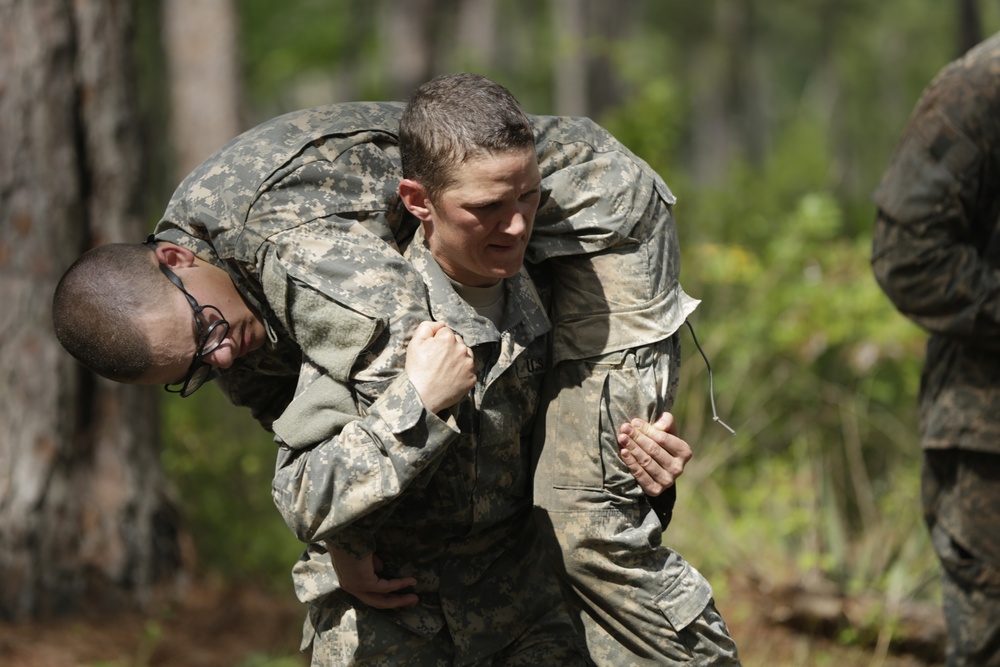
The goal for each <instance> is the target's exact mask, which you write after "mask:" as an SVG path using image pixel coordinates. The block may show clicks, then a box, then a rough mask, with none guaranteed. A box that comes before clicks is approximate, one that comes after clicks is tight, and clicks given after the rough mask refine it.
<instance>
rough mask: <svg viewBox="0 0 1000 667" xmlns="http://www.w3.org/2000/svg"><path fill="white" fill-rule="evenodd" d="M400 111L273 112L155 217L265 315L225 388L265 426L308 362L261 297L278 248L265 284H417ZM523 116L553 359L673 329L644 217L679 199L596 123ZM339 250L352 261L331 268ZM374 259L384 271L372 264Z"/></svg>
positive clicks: (668, 277) (658, 239)
mask: <svg viewBox="0 0 1000 667" xmlns="http://www.w3.org/2000/svg"><path fill="white" fill-rule="evenodd" d="M402 110H403V105H402V104H399V103H355V104H343V105H333V106H328V107H320V108H317V109H310V110H305V111H298V112H293V113H290V114H286V115H284V116H279V117H278V118H275V119H273V120H271V121H268V122H266V123H264V124H262V125H260V126H258V127H256V128H254V129H252V130H249V131H248V132H246V133H244V134H243V135H241V136H239V137H237V138H235V139H234V140H233V141H231V142H230V143H229V144H227V145H226V146H224V147H223V148H221V149H220V150H219V151H217V152H216V153H215V154H214V155H213V156H211V157H210V158H208V159H207V160H206V161H205V162H204V163H203V164H202V165H201V166H200V167H198V168H197V169H196V170H195V171H194V172H192V173H191V174H190V175H189V176H188V177H187V178H186V179H185V180H184V181H183V182H182V183H181V184H180V186H179V187H178V188H177V191H176V192H175V193H174V196H173V197H172V199H171V201H170V203H169V205H168V207H167V210H166V212H165V213H164V215H163V218H162V220H161V221H160V223H159V224H158V225H157V228H156V232H155V234H156V238H157V239H158V240H161V241H169V242H172V243H176V244H178V245H183V246H185V247H188V248H191V249H192V250H193V251H194V252H195V253H196V254H197V255H198V256H199V257H201V258H202V259H204V260H206V261H210V262H213V263H215V264H217V265H219V266H221V267H222V268H224V269H225V270H226V271H227V272H228V273H229V275H230V276H231V277H232V279H233V281H234V282H235V283H236V285H237V287H238V288H239V289H240V292H241V293H242V294H243V295H244V296H245V297H246V298H247V300H248V302H250V303H251V305H253V306H254V307H256V308H257V309H258V311H259V312H260V313H261V314H262V315H263V316H264V319H265V324H266V326H267V327H268V331H269V334H270V339H271V343H272V344H271V345H270V346H268V347H267V348H266V349H265V350H262V351H260V352H258V353H257V354H255V355H251V356H250V357H247V358H245V359H240V360H239V361H238V362H237V364H236V365H235V366H234V367H233V368H231V369H228V370H227V371H226V372H225V373H223V374H222V377H221V378H220V379H219V380H218V384H220V385H221V386H222V388H223V390H224V391H225V392H226V393H227V394H228V396H229V398H230V400H232V401H233V402H234V403H236V404H237V405H246V406H248V407H250V408H251V410H252V412H253V414H254V416H255V418H257V419H258V420H259V421H260V422H261V423H262V424H263V425H264V426H265V427H266V428H271V426H272V423H273V421H274V420H275V419H276V418H277V417H278V416H279V415H280V414H281V413H282V412H283V411H284V408H285V406H287V405H288V403H289V401H290V400H291V398H292V396H293V395H294V391H295V386H296V382H297V379H298V369H299V365H300V362H301V353H300V350H299V349H298V347H299V346H298V345H297V343H296V341H295V340H293V338H294V337H293V336H290V332H289V331H288V328H287V327H286V326H284V325H283V324H282V323H281V322H280V318H277V317H275V316H274V314H273V313H272V310H273V308H272V307H271V304H269V303H268V299H267V297H266V296H265V294H264V287H263V282H264V276H265V275H266V274H267V273H268V263H269V262H270V261H271V260H272V259H275V258H276V257H279V256H280V260H281V262H282V263H283V265H284V266H285V267H286V268H285V269H283V270H281V271H277V272H275V273H274V274H272V278H274V279H275V280H272V284H273V283H274V282H275V281H276V280H277V277H278V276H279V275H281V274H282V273H285V272H287V273H289V275H291V276H292V277H293V278H294V279H297V280H303V279H306V282H307V284H309V281H310V279H309V276H310V275H312V274H314V273H316V272H317V271H320V272H322V273H323V274H324V275H323V277H322V278H316V279H315V280H312V284H318V289H319V290H320V292H321V293H323V294H326V295H327V296H329V297H330V298H333V299H336V300H338V301H340V302H341V303H343V304H344V305H347V306H348V307H349V308H350V307H354V306H355V305H357V304H358V303H362V304H367V303H368V302H369V301H370V300H371V299H375V300H376V301H379V300H381V301H382V305H383V306H385V305H387V304H385V299H386V295H392V294H395V293H399V291H401V292H402V293H406V291H407V286H408V285H419V284H420V283H419V280H418V279H417V278H416V277H414V276H413V275H412V273H411V272H410V271H409V269H408V267H406V266H403V265H400V263H399V261H398V257H394V256H392V255H395V251H396V250H398V249H399V247H400V246H401V245H405V243H406V242H407V240H408V239H409V238H410V237H411V236H412V234H413V231H414V229H415V222H414V221H413V220H412V218H410V217H409V216H408V215H405V209H403V208H402V206H401V205H400V204H399V202H398V197H397V196H396V185H397V184H398V182H399V179H400V177H401V174H400V171H399V153H398V150H397V146H396V132H397V127H398V123H399V116H400V114H401V113H402ZM531 120H532V122H533V124H534V126H535V129H536V146H537V150H538V156H539V167H540V170H541V172H542V176H543V181H542V199H541V204H540V206H539V211H538V215H537V217H536V220H535V227H534V232H533V235H532V239H531V242H530V245H529V249H528V255H527V261H528V263H529V268H530V269H531V271H532V275H533V276H534V277H535V278H536V280H538V281H539V282H540V283H541V284H548V283H549V282H550V279H551V282H552V283H554V284H553V285H552V286H551V292H552V294H553V297H552V299H551V302H552V318H553V321H554V322H555V325H556V326H555V334H554V335H555V339H554V344H553V361H559V360H561V359H579V358H585V357H589V356H596V355H600V354H604V353H607V352H613V351H617V350H620V349H625V348H628V347H633V346H635V345H639V344H646V343H651V342H656V341H658V340H661V339H663V338H666V337H667V336H669V335H671V334H672V333H674V331H676V330H677V329H678V328H679V327H680V326H681V324H683V322H684V319H685V318H686V317H687V315H688V314H689V313H690V312H691V310H693V309H694V307H695V305H696V304H697V302H696V301H695V300H693V299H691V298H690V297H688V296H687V295H686V294H685V293H684V291H683V289H682V288H681V286H680V283H679V281H678V273H679V259H678V258H679V252H678V247H677V231H676V227H675V225H674V221H673V218H672V217H671V216H669V215H667V216H656V217H653V216H649V215H647V212H648V211H649V210H650V206H649V203H650V200H651V199H653V198H660V199H661V200H662V201H663V203H665V204H666V208H667V210H668V211H669V209H670V207H671V206H672V205H673V203H674V201H675V198H674V196H673V194H672V193H671V192H670V190H669V188H667V186H666V184H665V183H664V182H663V180H662V179H661V178H660V177H659V176H658V175H657V174H656V173H655V172H654V171H653V170H652V169H651V168H650V167H649V166H648V165H647V164H646V163H645V162H643V161H642V160H641V159H639V158H638V157H636V156H635V155H634V154H633V153H632V152H631V151H629V150H628V149H627V148H626V147H625V146H623V145H622V144H621V143H620V142H618V141H617V140H616V139H614V137H612V136H611V135H610V134H608V132H607V131H605V130H604V129H603V128H601V127H600V126H598V125H597V124H596V123H594V122H593V121H591V120H589V119H586V118H566V117H551V116H532V117H531ZM307 226H308V227H309V229H310V230H311V231H310V242H311V243H313V244H316V245H315V247H314V248H313V249H312V250H311V251H304V252H302V253H299V252H298V251H297V250H296V249H295V247H294V241H293V240H291V241H290V239H293V238H294V236H295V235H296V234H297V233H298V232H297V231H295V230H299V229H300V228H304V227H307ZM379 241H381V242H384V243H380V242H379ZM276 245H280V248H277V249H276V248H275V246H276ZM338 254H343V255H344V256H346V257H348V258H351V260H352V261H349V262H344V263H339V262H338V261H337V257H338ZM306 255H308V256H306ZM319 256H323V257H324V258H325V259H324V261H323V263H322V266H316V265H315V264H313V263H312V262H314V261H315V260H316V258H317V257H319ZM383 260H384V262H385V264H384V267H383V268H384V269H385V270H384V272H383V275H382V277H381V278H379V277H377V276H376V273H375V272H377V271H378V269H377V266H378V264H379V262H381V261H383ZM362 267H363V270H362V271H361V272H360V273H358V274H354V273H352V272H354V271H356V270H358V269H359V268H362ZM560 277H561V278H560ZM383 281H384V282H385V288H384V289H382V283H383ZM390 287H391V288H392V289H389V288H390ZM547 291H548V290H547ZM411 296H412V297H413V300H417V299H418V298H419V295H418V294H412V295H411ZM360 312H366V311H365V308H360ZM382 320H383V322H384V318H382ZM400 342H401V344H405V341H400ZM355 353H356V356H360V354H361V350H360V349H355ZM343 356H344V357H345V359H346V358H349V357H350V356H351V354H350V353H349V352H347V351H345V352H344V353H343Z"/></svg>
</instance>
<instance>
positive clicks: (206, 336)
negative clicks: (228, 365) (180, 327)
mask: <svg viewBox="0 0 1000 667" xmlns="http://www.w3.org/2000/svg"><path fill="white" fill-rule="evenodd" d="M145 245H147V246H149V247H150V248H151V249H153V250H155V249H156V242H155V241H153V240H152V239H150V240H148V241H146V243H145ZM160 271H162V272H163V275H165V276H166V277H167V279H168V280H169V281H170V282H172V283H173V284H174V285H175V286H176V287H177V289H179V290H180V291H181V292H182V293H183V294H184V298H185V299H187V302H188V305H190V306H191V310H192V311H194V312H193V316H194V325H195V329H196V330H197V332H198V349H197V351H196V352H195V354H194V359H192V360H191V367H190V368H188V372H187V375H185V376H184V379H183V380H180V381H179V382H172V383H170V384H166V385H164V386H163V388H164V389H166V390H167V391H169V392H171V393H174V394H180V395H181V397H182V398H187V397H188V396H190V395H191V394H193V393H194V392H196V391H198V389H199V388H201V386H202V385H203V384H205V383H206V382H208V381H209V380H211V379H213V378H215V377H216V376H218V371H216V370H215V368H213V367H212V365H211V364H209V363H207V362H206V361H205V357H207V356H208V355H210V354H212V353H213V352H215V351H216V350H217V349H218V348H219V346H220V345H222V343H223V341H225V340H226V336H227V335H229V322H227V321H226V319H225V318H224V317H223V316H222V311H220V310H219V309H218V308H216V307H215V306H200V305H198V301H197V300H196V299H195V298H194V297H193V296H191V294H190V292H188V291H187V290H186V289H184V283H182V282H181V279H180V278H178V277H177V274H176V273H174V272H173V271H171V270H170V267H168V266H167V265H166V264H160ZM213 316H214V317H213Z"/></svg>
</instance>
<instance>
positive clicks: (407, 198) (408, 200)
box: [399, 178, 434, 222]
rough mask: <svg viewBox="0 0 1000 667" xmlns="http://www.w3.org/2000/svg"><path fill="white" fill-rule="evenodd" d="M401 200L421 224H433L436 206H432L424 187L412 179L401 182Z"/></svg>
mask: <svg viewBox="0 0 1000 667" xmlns="http://www.w3.org/2000/svg"><path fill="white" fill-rule="evenodd" d="M399 198H400V199H401V200H402V201H403V206H405V207H406V210H408V211H409V212H410V213H412V214H413V215H414V217H416V218H417V219H418V220H420V221H421V222H431V218H432V217H433V212H434V205H433V204H431V200H430V197H428V196H427V191H426V190H424V186H422V185H421V184H420V183H418V182H417V181H415V180H413V179H412V178H404V179H403V180H401V181H400V182H399Z"/></svg>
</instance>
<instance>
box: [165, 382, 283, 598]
mask: <svg viewBox="0 0 1000 667" xmlns="http://www.w3.org/2000/svg"><path fill="white" fill-rule="evenodd" d="M163 443H164V444H163V454H162V461H163V466H164V469H165V470H166V472H167V474H168V475H169V476H170V478H171V480H172V481H173V483H174V485H175V486H176V487H177V489H178V491H179V502H180V503H181V506H182V508H183V513H184V516H185V518H186V519H187V522H188V528H189V529H190V530H191V533H192V535H193V537H194V540H195V544H196V547H197V552H198V556H199V558H200V561H201V567H202V568H203V569H204V570H205V571H207V572H208V573H212V574H217V575H219V576H221V577H222V578H224V579H227V580H233V579H238V578H240V577H255V578H261V577H263V578H265V579H269V580H270V581H272V582H273V583H274V585H276V586H281V587H283V588H289V578H290V574H289V572H290V570H291V566H292V565H293V564H294V563H295V560H296V559H297V558H298V556H299V555H300V554H301V552H302V549H303V547H302V545H301V544H300V543H299V542H298V541H297V540H296V539H295V537H294V535H292V533H291V532H290V531H289V530H288V528H287V527H286V526H285V523H284V521H283V520H282V519H281V517H280V515H279V514H278V511H277V509H276V508H275V507H274V504H273V502H272V500H271V493H270V490H271V477H272V473H273V470H274V458H275V455H276V449H275V448H276V446H275V445H274V443H273V442H272V441H271V437H270V435H269V434H268V433H266V432H265V431H264V430H263V429H262V428H261V427H260V426H259V425H258V424H257V423H256V422H255V421H253V420H252V419H251V418H250V415H249V413H248V412H247V411H245V410H240V409H237V408H234V407H233V406H232V405H230V404H229V403H228V402H227V401H226V399H225V397H224V396H223V395H222V394H221V392H219V391H218V390H217V389H216V388H215V387H214V386H207V387H204V388H202V389H201V390H200V391H199V392H198V394H197V397H196V398H194V399H190V400H188V399H180V398H178V397H176V396H173V395H171V396H165V400H164V402H163Z"/></svg>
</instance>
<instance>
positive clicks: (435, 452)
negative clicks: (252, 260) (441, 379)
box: [261, 230, 458, 555]
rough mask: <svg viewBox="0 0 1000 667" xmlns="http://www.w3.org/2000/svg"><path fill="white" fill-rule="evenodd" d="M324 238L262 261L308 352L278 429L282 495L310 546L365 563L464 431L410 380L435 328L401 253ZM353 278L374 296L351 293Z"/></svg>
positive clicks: (288, 324) (286, 320)
mask: <svg viewBox="0 0 1000 667" xmlns="http://www.w3.org/2000/svg"><path fill="white" fill-rule="evenodd" d="M314 232H315V233H311V234H309V235H304V234H301V233H300V234H299V235H298V240H299V241H300V242H298V243H292V242H291V240H286V242H285V243H284V245H288V246H289V247H294V248H295V249H296V251H297V254H296V255H295V257H294V259H293V258H288V257H285V258H282V257H281V247H279V246H275V247H274V248H273V251H274V252H273V254H271V256H269V258H268V259H267V260H266V261H264V262H263V263H262V270H261V276H262V284H263V286H264V291H265V293H266V295H267V301H268V303H269V304H270V305H271V306H272V308H273V309H274V311H275V315H276V317H278V319H279V320H280V321H281V322H282V324H283V326H284V327H285V329H286V330H287V331H288V332H289V335H290V336H291V337H293V338H294V340H295V341H296V342H297V343H298V345H299V346H300V348H301V352H302V370H301V371H300V374H299V384H298V387H297V389H296V394H295V397H294V398H293V400H292V401H291V402H290V403H289V405H288V407H287V408H286V409H285V411H284V412H283V413H282V414H281V416H280V417H279V418H278V419H276V420H275V421H274V424H273V430H274V433H275V437H276V440H277V441H278V442H279V444H280V445H281V451H280V452H279V455H278V461H277V466H276V470H275V477H274V481H273V485H272V493H273V496H274V500H275V503H276V505H277V506H278V509H279V511H280V512H281V514H282V516H283V517H284V519H285V522H286V523H287V524H288V526H289V527H290V528H291V529H292V531H293V532H294V533H295V534H296V536H297V537H298V538H299V539H300V540H303V541H305V542H316V541H324V540H326V541H331V542H333V543H334V544H337V545H338V546H341V547H342V548H344V549H346V550H348V551H350V552H352V553H354V554H355V555H361V554H363V553H366V552H367V551H371V547H372V546H373V540H372V538H371V536H370V535H371V532H372V531H373V530H374V529H375V528H376V527H377V525H378V520H377V518H374V517H373V516H372V515H373V513H374V512H375V511H376V510H381V511H383V512H387V511H391V508H390V507H389V505H390V504H391V503H392V501H393V500H395V499H396V498H397V497H399V495H400V494H401V493H403V491H405V490H406V488H407V487H408V486H409V485H410V484H411V483H412V482H413V480H414V479H415V478H416V477H417V476H419V475H420V474H421V473H423V472H424V471H425V470H427V469H428V468H429V467H432V466H433V465H435V464H436V463H437V462H438V461H439V460H440V458H441V456H442V455H443V453H444V451H445V449H446V448H447V446H448V445H449V444H450V443H451V442H452V441H453V440H454V439H455V438H456V437H457V435H458V432H457V431H456V430H455V429H454V428H452V426H451V425H449V423H448V422H446V421H445V420H443V419H442V418H441V417H439V416H438V415H436V414H434V413H431V412H428V411H427V410H426V409H425V408H424V406H423V404H422V403H421V401H420V397H419V395H418V394H417V392H416V389H415V388H414V387H413V385H412V383H411V382H410V381H409V378H408V377H407V376H406V375H405V373H404V372H403V363H402V362H403V359H404V356H403V355H404V352H405V340H407V338H406V336H407V334H408V332H410V331H412V329H413V328H415V326H416V324H417V323H419V322H420V321H421V320H425V319H429V315H428V314H427V312H426V296H425V293H424V292H423V283H422V282H419V284H413V283H411V282H409V281H408V278H409V277H410V276H409V275H408V274H406V273H403V272H401V271H397V270H396V264H395V263H394V262H395V261H396V260H395V258H396V257H398V261H399V262H402V258H401V257H399V256H398V255H394V256H392V255H390V256H382V255H380V254H378V253H376V254H369V253H366V252H364V249H363V248H361V247H358V246H357V244H355V245H354V246H351V247H352V248H353V254H352V252H349V250H350V249H351V247H347V246H344V247H341V246H340V245H338V244H337V242H336V241H335V239H334V238H333V235H331V234H322V233H320V231H319V230H314ZM373 252H374V250H373ZM390 260H391V261H390ZM338 272H347V273H348V274H349V276H347V277H345V278H341V277H340V276H339V273H338ZM348 278H349V280H353V281H356V282H357V281H360V283H359V287H360V285H361V284H364V285H366V286H367V288H366V289H365V290H361V289H347V288H346V287H344V283H345V282H349V280H348ZM306 279H308V280H309V281H310V282H308V283H306V282H304V280H306ZM342 292H343V293H344V298H345V299H348V298H350V299H352V301H350V302H349V303H345V302H344V301H343V300H341V298H340V297H339V296H337V295H340V294H341V293H342ZM360 292H365V294H367V295H368V297H369V298H367V299H362V298H361V296H360V294H359V293H360ZM366 517H367V518H366ZM362 518H366V520H365V522H364V524H358V523H357V522H358V521H359V520H360V519H362Z"/></svg>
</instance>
